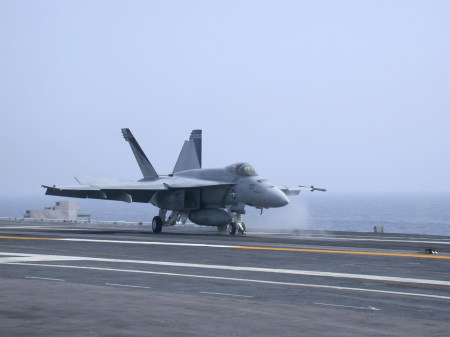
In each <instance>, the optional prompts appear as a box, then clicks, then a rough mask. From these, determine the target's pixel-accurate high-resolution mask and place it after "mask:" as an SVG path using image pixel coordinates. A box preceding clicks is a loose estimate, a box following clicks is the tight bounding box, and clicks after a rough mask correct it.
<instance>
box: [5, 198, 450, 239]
mask: <svg viewBox="0 0 450 337" xmlns="http://www.w3.org/2000/svg"><path fill="white" fill-rule="evenodd" d="M58 200H68V199H64V198H58V197H50V196H39V197H34V198H31V197H28V198H5V197H2V198H0V217H16V218H22V217H23V214H24V213H25V211H26V210H27V209H43V208H44V207H45V206H53V205H54V203H55V202H56V201H58ZM73 200H76V201H77V203H78V205H79V207H80V210H79V212H82V213H90V214H91V217H92V219H94V220H101V221H130V222H146V223H148V222H150V221H151V219H152V217H153V216H155V215H157V213H158V210H157V208H155V207H153V206H151V205H148V204H138V203H132V204H127V203H123V202H118V201H103V200H84V199H73ZM290 200H291V203H290V204H289V205H288V206H286V207H283V208H280V209H268V210H264V211H263V214H262V215H260V211H259V210H256V209H253V208H250V207H247V208H246V210H247V213H246V215H245V218H244V221H245V223H246V226H247V230H248V231H251V230H252V228H258V229H260V228H270V229H280V230H302V229H306V230H331V231H356V232H373V231H374V226H383V228H384V232H385V233H414V234H432V235H450V194H386V195H383V194H333V193H330V192H326V193H318V192H314V193H311V192H306V193H301V194H300V195H299V196H293V197H291V198H290Z"/></svg>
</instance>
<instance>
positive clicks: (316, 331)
mask: <svg viewBox="0 0 450 337" xmlns="http://www.w3.org/2000/svg"><path fill="white" fill-rule="evenodd" d="M248 231H249V233H248V235H246V236H230V235H228V234H221V233H218V232H217V230H216V228H208V227H197V226H175V227H169V228H165V229H164V231H163V233H160V234H154V233H153V232H152V229H151V227H150V226H139V225H126V226H123V225H114V224H108V225H105V224H103V225H96V224H80V223H76V224H75V223H45V222H26V223H25V222H24V223H17V222H10V223H8V222H2V223H0V263H1V266H0V268H1V269H0V289H1V293H2V302H1V305H0V312H1V315H0V322H1V325H2V333H4V334H5V335H9V336H31V335H32V336H62V335H64V336H124V335H127V336H274V335H277V336H423V335H428V336H447V335H448V331H450V322H449V320H448V317H450V268H449V267H450V237H446V236H431V235H412V234H392V233H359V232H321V231H300V230H299V231H295V232H293V231H275V230H270V231H268V230H263V229H255V228H251V227H250V226H249V227H248Z"/></svg>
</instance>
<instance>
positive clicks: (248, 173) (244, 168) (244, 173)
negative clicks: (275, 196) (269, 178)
mask: <svg viewBox="0 0 450 337" xmlns="http://www.w3.org/2000/svg"><path fill="white" fill-rule="evenodd" d="M237 172H238V174H239V175H240V176H241V177H252V176H257V175H258V174H257V173H256V171H255V169H254V168H253V166H252V165H250V164H245V163H243V164H240V165H239V166H238V167H237Z"/></svg>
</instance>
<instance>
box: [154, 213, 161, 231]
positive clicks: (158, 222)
mask: <svg viewBox="0 0 450 337" xmlns="http://www.w3.org/2000/svg"><path fill="white" fill-rule="evenodd" d="M152 229H153V233H161V231H162V219H161V218H160V217H159V216H155V217H154V218H153V220H152Z"/></svg>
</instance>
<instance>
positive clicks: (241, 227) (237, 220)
mask: <svg viewBox="0 0 450 337" xmlns="http://www.w3.org/2000/svg"><path fill="white" fill-rule="evenodd" d="M228 231H229V233H230V235H235V234H236V232H237V233H238V234H241V235H246V234H247V232H246V231H245V223H244V222H243V221H242V214H239V213H235V214H233V222H232V223H230V224H229V225H228Z"/></svg>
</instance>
